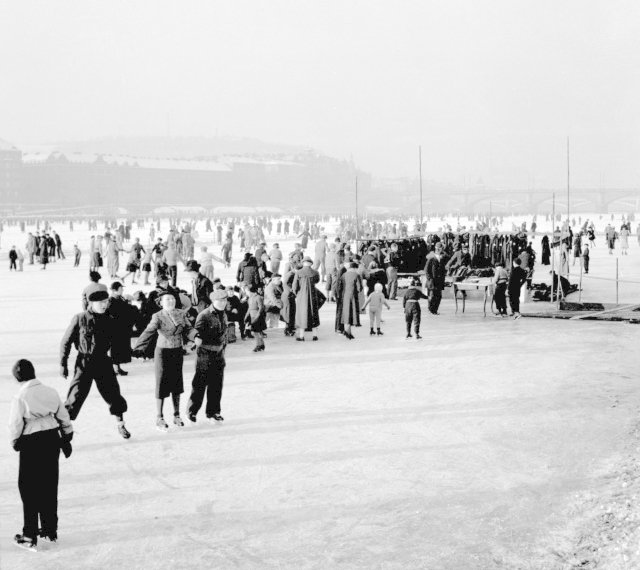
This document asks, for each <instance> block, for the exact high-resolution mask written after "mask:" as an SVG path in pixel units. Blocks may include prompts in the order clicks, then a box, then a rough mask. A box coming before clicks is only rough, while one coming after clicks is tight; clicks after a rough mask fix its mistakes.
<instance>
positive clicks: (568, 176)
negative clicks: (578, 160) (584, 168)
mask: <svg viewBox="0 0 640 570" xmlns="http://www.w3.org/2000/svg"><path fill="white" fill-rule="evenodd" d="M570 164H571V160H570V155H569V137H567V233H568V234H569V235H571V231H570V230H571V212H570V187H571V184H570V180H571V177H570ZM572 246H573V244H571V243H570V244H569V247H572ZM570 271H571V270H570V269H569V264H568V263H567V278H568V277H569V273H570Z"/></svg>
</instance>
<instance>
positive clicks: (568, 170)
mask: <svg viewBox="0 0 640 570" xmlns="http://www.w3.org/2000/svg"><path fill="white" fill-rule="evenodd" d="M570 166H571V157H570V155H569V137H567V225H570V224H571V222H570V221H569V218H570V215H571V210H570V195H571V169H570Z"/></svg>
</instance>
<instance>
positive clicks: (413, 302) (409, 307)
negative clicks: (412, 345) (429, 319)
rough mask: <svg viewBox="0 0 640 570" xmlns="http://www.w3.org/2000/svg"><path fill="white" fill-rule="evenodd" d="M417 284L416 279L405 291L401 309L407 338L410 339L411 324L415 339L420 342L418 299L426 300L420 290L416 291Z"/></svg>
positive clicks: (420, 311)
mask: <svg viewBox="0 0 640 570" xmlns="http://www.w3.org/2000/svg"><path fill="white" fill-rule="evenodd" d="M418 285H419V282H418V280H417V279H413V280H412V281H411V285H409V288H408V289H407V292H406V294H405V296H404V297H403V298H402V307H403V308H404V319H405V322H406V323H407V336H406V338H411V324H412V323H415V324H414V330H415V333H416V339H417V340H420V339H421V338H422V337H421V336H420V318H421V315H422V310H421V309H420V299H428V298H429V297H427V296H426V295H425V294H424V293H423V292H422V291H420V289H418Z"/></svg>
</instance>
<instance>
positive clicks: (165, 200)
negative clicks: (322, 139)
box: [0, 145, 370, 211]
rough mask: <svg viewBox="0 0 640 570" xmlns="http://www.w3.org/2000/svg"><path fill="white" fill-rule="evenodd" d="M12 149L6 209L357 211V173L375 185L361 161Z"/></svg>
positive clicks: (307, 155)
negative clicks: (15, 204)
mask: <svg viewBox="0 0 640 570" xmlns="http://www.w3.org/2000/svg"><path fill="white" fill-rule="evenodd" d="M7 148H9V149H11V151H10V152H12V153H15V164H14V166H13V167H12V170H11V176H10V178H7V180H8V182H7V185H6V188H5V193H4V194H3V195H2V196H1V197H0V203H4V204H9V203H12V202H20V203H22V204H46V205H56V206H60V207H64V206H80V205H116V206H121V205H122V206H127V205H139V206H142V207H144V206H149V207H152V206H154V205H158V204H191V205H211V206H217V205H234V204H237V205H247V206H255V205H271V206H284V207H301V208H305V207H306V208H319V207H323V208H325V209H326V208H327V206H329V207H330V208H334V209H335V208H337V209H338V210H345V211H349V210H350V209H351V207H352V202H353V198H352V197H351V194H353V182H354V179H355V176H356V174H357V175H358V177H359V181H360V182H359V183H360V184H361V186H362V187H367V185H368V184H370V177H369V176H368V175H366V174H364V173H361V172H357V171H356V169H355V166H354V165H353V164H351V163H349V162H346V161H339V160H336V159H333V158H329V157H324V156H318V155H316V154H314V153H302V154H300V155H296V156H289V157H286V156H280V157H278V159H272V158H261V157H256V158H249V157H247V156H224V157H222V158H220V159H213V158H211V159H207V158H200V159H172V158H142V157H132V156H124V155H109V154H91V153H74V152H69V153H61V152H58V151H49V150H47V151H38V152H24V153H21V152H20V151H18V150H16V149H14V148H13V147H10V146H9V145H7ZM7 152H9V151H7ZM11 157H14V154H11ZM12 164H13V163H12ZM14 171H15V172H14ZM16 173H19V174H16Z"/></svg>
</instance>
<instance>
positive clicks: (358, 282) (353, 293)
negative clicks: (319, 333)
mask: <svg viewBox="0 0 640 570" xmlns="http://www.w3.org/2000/svg"><path fill="white" fill-rule="evenodd" d="M346 263H347V265H348V269H347V270H346V271H345V272H344V273H343V274H342V276H341V277H340V278H339V282H340V284H339V286H338V288H337V293H336V298H337V296H338V295H340V299H341V300H340V301H339V302H336V311H339V312H340V314H339V315H337V319H336V329H339V328H340V327H339V325H342V326H343V327H344V333H343V334H344V336H345V337H347V338H348V339H349V340H353V339H354V338H355V337H354V336H353V334H352V333H351V327H352V326H356V327H359V326H360V293H361V292H362V277H360V274H359V273H358V264H357V263H356V262H355V261H352V262H346Z"/></svg>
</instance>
